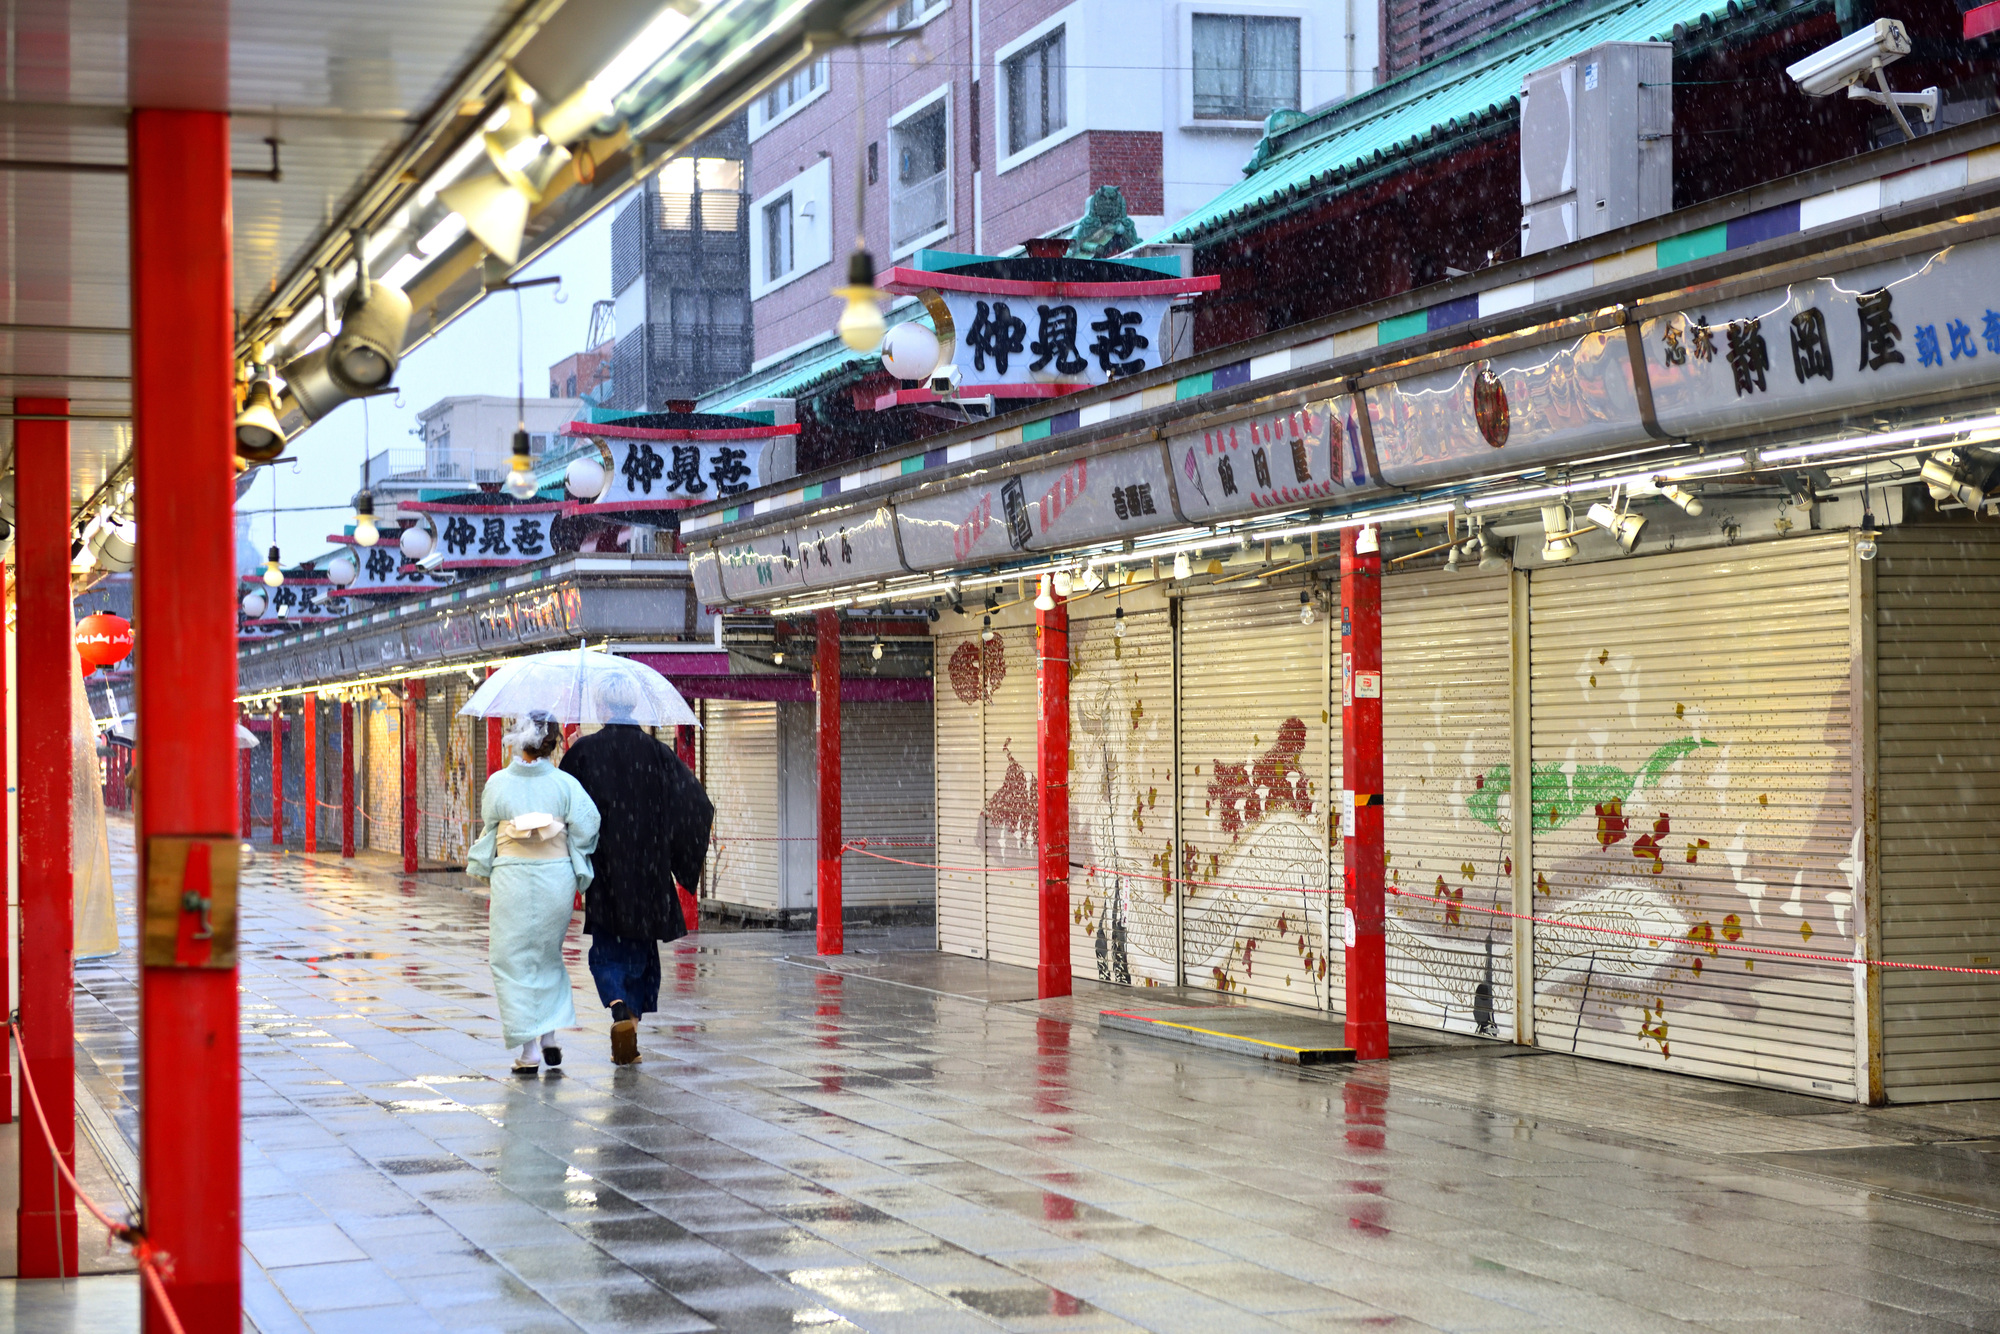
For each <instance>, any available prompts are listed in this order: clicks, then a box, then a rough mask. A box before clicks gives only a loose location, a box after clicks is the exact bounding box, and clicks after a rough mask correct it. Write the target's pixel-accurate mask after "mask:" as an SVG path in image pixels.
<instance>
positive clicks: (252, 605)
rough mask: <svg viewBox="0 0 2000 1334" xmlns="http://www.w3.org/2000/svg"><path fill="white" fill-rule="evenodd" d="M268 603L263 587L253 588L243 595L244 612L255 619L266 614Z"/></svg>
mask: <svg viewBox="0 0 2000 1334" xmlns="http://www.w3.org/2000/svg"><path fill="white" fill-rule="evenodd" d="M266 605H267V604H266V602H265V600H264V594H263V591H262V590H261V589H255V588H253V589H251V590H250V591H249V592H248V593H245V594H244V595H243V614H244V615H245V616H248V617H249V618H250V619H251V620H253V621H254V620H256V619H257V618H258V617H260V616H262V615H263V614H264V608H265V606H266Z"/></svg>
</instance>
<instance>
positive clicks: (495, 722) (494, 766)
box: [486, 718, 507, 778]
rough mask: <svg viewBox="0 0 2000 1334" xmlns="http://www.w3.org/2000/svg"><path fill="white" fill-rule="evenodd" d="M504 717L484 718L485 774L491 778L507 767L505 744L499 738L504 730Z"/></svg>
mask: <svg viewBox="0 0 2000 1334" xmlns="http://www.w3.org/2000/svg"><path fill="white" fill-rule="evenodd" d="M506 722H507V720H506V719H504V718H488V719H487V720H486V776H487V777H488V778H491V777H492V776H493V775H494V774H497V773H499V772H500V771H501V770H502V769H504V768H506V767H507V745H506V743H505V742H503V741H502V740H501V739H500V738H501V736H502V735H503V734H504V733H505V732H506Z"/></svg>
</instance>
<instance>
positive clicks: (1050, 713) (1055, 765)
mask: <svg viewBox="0 0 2000 1334" xmlns="http://www.w3.org/2000/svg"><path fill="white" fill-rule="evenodd" d="M1050 596H1051V597H1054V598H1055V606H1054V607H1052V608H1051V609H1050V610H1048V611H1043V610H1041V609H1040V608H1036V610H1035V695H1036V726H1035V841H1036V844H1037V847H1038V848H1039V852H1040V855H1039V856H1038V857H1037V859H1036V860H1037V861H1038V863H1039V864H1040V876H1039V879H1040V882H1041V889H1040V895H1039V898H1038V904H1039V907H1040V916H1041V928H1042V929H1041V938H1042V943H1041V964H1040V967H1039V968H1037V970H1036V974H1035V994H1036V995H1037V996H1039V997H1041V998H1042V999H1045V1000H1046V999H1047V998H1048V997H1050V996H1067V995H1069V994H1070V969H1069V600H1068V599H1067V598H1061V597H1055V595H1054V594H1053V593H1051V594H1050Z"/></svg>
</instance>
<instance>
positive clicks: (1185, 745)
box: [1178, 583, 1339, 1008]
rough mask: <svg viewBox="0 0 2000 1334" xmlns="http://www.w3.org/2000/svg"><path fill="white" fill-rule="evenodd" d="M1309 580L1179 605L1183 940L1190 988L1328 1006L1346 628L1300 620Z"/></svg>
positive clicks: (1201, 596) (1334, 990)
mask: <svg viewBox="0 0 2000 1334" xmlns="http://www.w3.org/2000/svg"><path fill="white" fill-rule="evenodd" d="M1300 589H1301V585H1299V584H1296V583H1279V584H1267V585H1262V586H1258V587H1240V586H1229V585H1225V586H1223V587H1222V588H1218V589H1215V590H1213V591H1206V590H1204V591H1197V592H1192V593H1190V594H1189V595H1188V596H1186V597H1185V598H1183V599H1181V602H1180V617H1181V626H1180V661H1181V675H1180V691H1179V701H1178V703H1179V710H1180V759H1181V855H1182V864H1183V871H1184V874H1185V876H1186V889H1185V897H1184V898H1183V901H1182V904H1181V914H1182V919H1181V951H1182V966H1183V968H1184V970H1185V972H1184V976H1185V979H1186V982H1187V984H1188V985H1189V986H1197V987H1206V986H1214V987H1217V988H1220V989H1222V990H1227V991H1241V992H1243V993H1245V994H1248V995H1250V996H1254V997H1258V998H1261V999H1264V1000H1273V1001H1282V1002H1286V1003H1288V1004H1293V1005H1310V1006H1316V1007H1319V1008H1326V1006H1327V997H1328V996H1329V994H1331V995H1333V996H1336V997H1337V996H1338V995H1339V966H1338V965H1339V960H1338V959H1334V960H1332V961H1331V962H1329V961H1327V959H1326V954H1327V948H1326V941H1327V924H1328V915H1329V914H1328V909H1329V896H1328V893H1327V889H1328V886H1329V884H1331V883H1337V882H1335V881H1332V880H1330V879H1329V874H1328V870H1329V866H1330V865H1331V863H1330V860H1329V847H1328V824H1329V820H1330V819H1331V818H1333V816H1334V814H1335V810H1336V808H1335V807H1334V806H1333V805H1332V803H1331V802H1330V801H1329V794H1330V793H1334V792H1336V791H1337V789H1338V786H1339V784H1338V780H1337V778H1336V777H1335V774H1336V769H1335V765H1334V763H1333V758H1332V757H1333V754H1334V753H1336V752H1337V747H1338V744H1339V740H1338V731H1339V729H1338V723H1337V721H1336V719H1337V713H1336V712H1335V711H1334V710H1335V707H1337V704H1338V700H1337V697H1335V696H1334V695H1333V694H1332V693H1330V692H1331V690H1332V689H1333V687H1332V685H1331V676H1332V673H1331V670H1330V663H1331V657H1330V653H1331V651H1332V650H1331V647H1330V642H1329V635H1330V634H1337V633H1338V625H1337V624H1332V625H1330V624H1329V620H1330V618H1328V617H1325V616H1320V615H1315V617H1314V619H1313V623H1312V624H1310V625H1306V624H1302V623H1301V620H1300V615H1299V610H1300V603H1299V592H1300ZM1336 615H1337V613H1336ZM1334 851H1335V852H1336V853H1337V849H1335V850H1334ZM1323 965H1325V966H1323Z"/></svg>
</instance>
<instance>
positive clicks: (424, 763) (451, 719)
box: [417, 678, 484, 867]
mask: <svg viewBox="0 0 2000 1334" xmlns="http://www.w3.org/2000/svg"><path fill="white" fill-rule="evenodd" d="M429 687H430V688H429V689H428V690H427V691H426V692H425V695H424V702H423V712H422V717H423V724H424V730H423V736H422V738H421V749H420V751H419V754H418V756H417V785H418V786H417V855H418V856H419V857H420V858H421V859H422V864H423V865H424V866H426V867H450V866H464V865H465V854H466V850H467V848H469V847H470V846H471V844H472V840H473V839H475V838H477V837H478V836H479V831H478V811H477V809H476V808H475V806H474V805H473V802H474V798H475V792H474V780H473V774H472V761H473V755H472V750H473V744H474V742H473V735H472V729H473V725H474V723H475V720H474V719H470V718H460V717H458V711H459V709H461V708H463V707H464V706H465V701H466V699H467V698H468V697H469V695H470V693H471V692H470V690H469V689H468V688H467V686H466V683H465V682H464V681H463V680H460V679H457V678H445V679H442V680H433V681H431V682H430V683H429ZM476 721H478V722H480V723H483V722H484V720H483V719H480V720H476ZM481 730H482V731H483V730H484V729H483V727H482V728H481ZM481 773H482V775H483V774H484V770H482V771H481Z"/></svg>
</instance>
